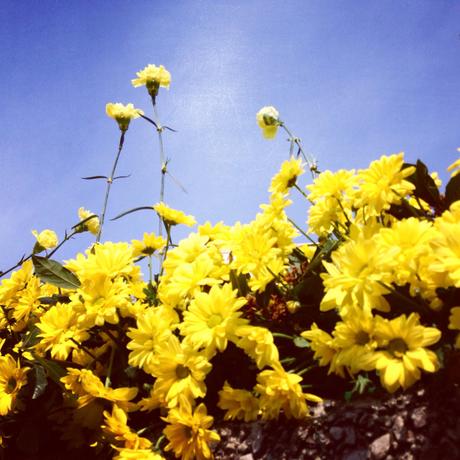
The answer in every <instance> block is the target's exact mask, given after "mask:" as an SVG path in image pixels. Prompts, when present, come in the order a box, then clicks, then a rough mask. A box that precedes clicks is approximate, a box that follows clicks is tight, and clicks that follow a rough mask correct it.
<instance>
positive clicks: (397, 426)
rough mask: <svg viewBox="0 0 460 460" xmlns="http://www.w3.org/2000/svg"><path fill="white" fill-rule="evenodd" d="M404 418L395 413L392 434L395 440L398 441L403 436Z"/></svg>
mask: <svg viewBox="0 0 460 460" xmlns="http://www.w3.org/2000/svg"><path fill="white" fill-rule="evenodd" d="M404 431H405V429H404V418H403V417H402V416H401V415H397V416H396V417H395V419H394V421H393V430H392V433H393V436H394V437H395V439H396V440H397V441H400V440H401V439H402V437H403V436H404Z"/></svg>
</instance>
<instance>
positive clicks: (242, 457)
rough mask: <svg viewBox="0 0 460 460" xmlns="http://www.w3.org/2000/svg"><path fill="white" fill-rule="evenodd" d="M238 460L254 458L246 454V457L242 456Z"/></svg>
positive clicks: (252, 459) (251, 459)
mask: <svg viewBox="0 0 460 460" xmlns="http://www.w3.org/2000/svg"><path fill="white" fill-rule="evenodd" d="M240 460H254V457H253V456H252V454H246V455H242V456H241V457H240Z"/></svg>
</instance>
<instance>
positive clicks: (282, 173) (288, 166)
mask: <svg viewBox="0 0 460 460" xmlns="http://www.w3.org/2000/svg"><path fill="white" fill-rule="evenodd" d="M303 173H304V169H303V167H302V159H301V158H298V159H296V158H294V157H291V158H290V159H289V160H286V161H284V162H283V164H282V165H281V168H280V170H279V172H278V173H276V174H275V175H274V176H273V178H272V181H271V184H270V188H269V189H268V191H269V192H270V193H286V192H287V191H288V190H289V189H290V188H291V187H293V186H294V185H295V183H296V181H297V178H298V177H299V176H301V175H302V174H303Z"/></svg>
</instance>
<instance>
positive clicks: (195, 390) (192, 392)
mask: <svg viewBox="0 0 460 460" xmlns="http://www.w3.org/2000/svg"><path fill="white" fill-rule="evenodd" d="M156 353H157V355H156V359H155V360H154V361H153V363H152V364H151V365H150V366H149V372H150V373H151V374H152V375H153V376H154V377H156V378H157V379H156V381H155V386H154V390H155V391H156V392H157V394H158V395H164V399H165V400H166V401H167V404H168V407H176V406H177V405H178V404H179V403H181V402H183V400H184V399H187V400H192V399H196V398H199V397H203V396H204V395H205V393H206V385H205V383H204V379H205V377H206V375H207V374H208V372H209V371H210V370H211V364H210V363H209V361H208V359H207V357H206V356H204V354H203V353H198V352H197V351H195V350H193V349H191V348H189V347H187V346H186V345H185V344H183V343H180V342H179V339H178V338H177V337H176V336H174V335H170V336H169V337H168V338H167V339H166V340H164V341H163V342H161V343H159V344H158V345H157V346H156ZM159 397H161V396H159Z"/></svg>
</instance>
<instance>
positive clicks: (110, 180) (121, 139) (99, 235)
mask: <svg viewBox="0 0 460 460" xmlns="http://www.w3.org/2000/svg"><path fill="white" fill-rule="evenodd" d="M125 133H126V131H122V132H121V135H120V142H119V144H118V152H117V155H116V157H115V161H114V163H113V167H112V172H111V173H110V176H109V178H108V179H107V188H106V191H105V199H104V206H103V208H102V214H101V222H100V225H99V232H98V234H97V237H96V243H99V241H101V236H102V227H103V225H104V220H105V212H106V211H107V204H108V202H109V194H110V188H111V186H112V183H113V178H114V176H115V170H116V169H117V164H118V160H119V158H120V154H121V151H122V149H123V143H124V141H125Z"/></svg>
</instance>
